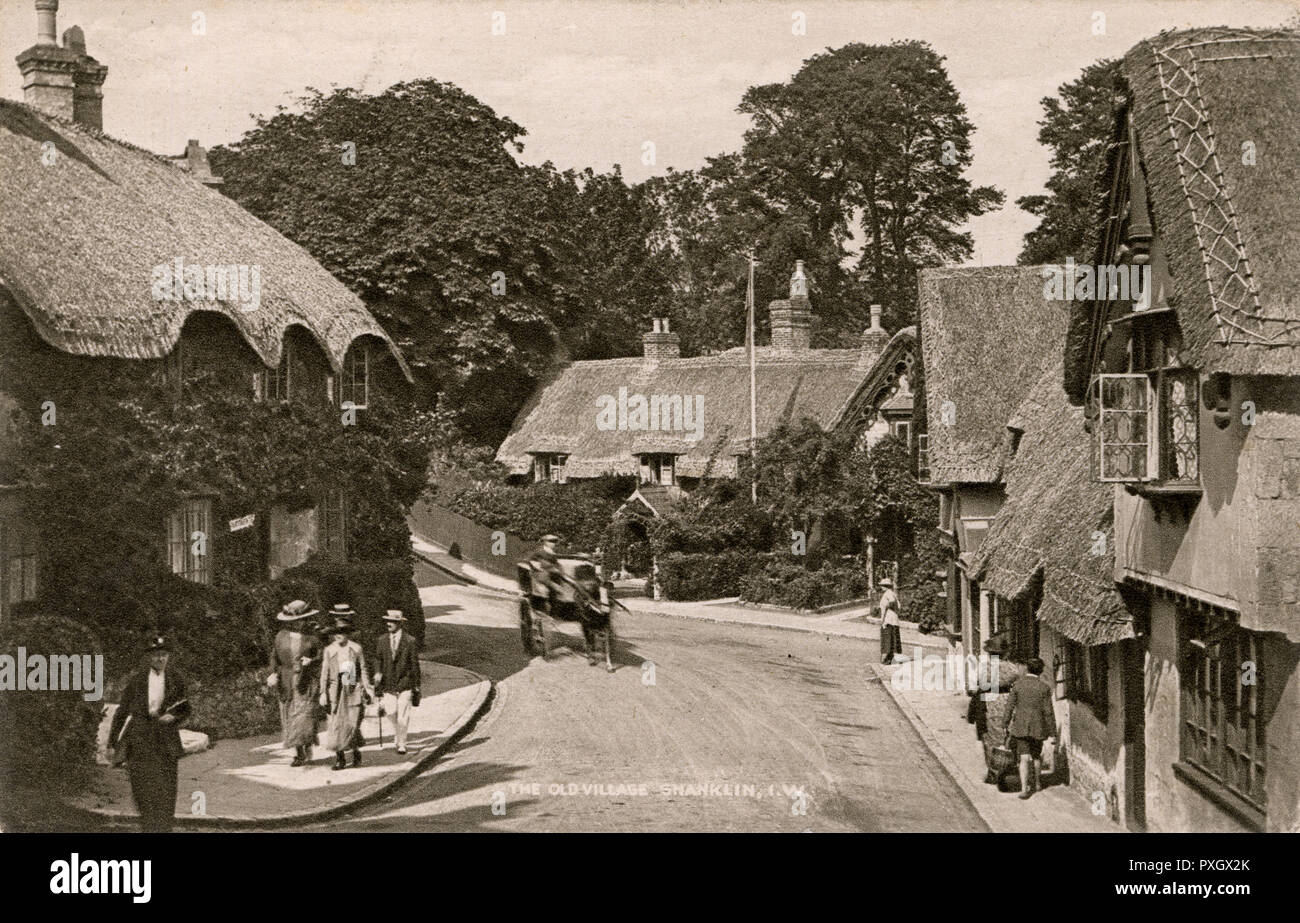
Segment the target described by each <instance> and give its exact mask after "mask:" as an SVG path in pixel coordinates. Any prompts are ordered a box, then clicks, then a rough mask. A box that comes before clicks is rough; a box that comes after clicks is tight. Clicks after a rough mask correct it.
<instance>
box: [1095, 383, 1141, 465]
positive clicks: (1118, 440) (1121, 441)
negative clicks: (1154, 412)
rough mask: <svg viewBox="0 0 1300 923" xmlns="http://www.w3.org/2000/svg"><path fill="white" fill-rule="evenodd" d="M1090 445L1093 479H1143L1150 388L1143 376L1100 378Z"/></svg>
mask: <svg viewBox="0 0 1300 923" xmlns="http://www.w3.org/2000/svg"><path fill="white" fill-rule="evenodd" d="M1097 388H1098V402H1097V408H1098V419H1097V425H1096V433H1097V438H1096V440H1095V441H1094V449H1095V455H1096V457H1095V459H1094V462H1095V464H1096V467H1097V479H1098V480H1101V481H1142V480H1146V479H1147V472H1148V470H1150V468H1149V465H1148V455H1149V454H1150V449H1151V440H1150V415H1151V393H1150V392H1151V386H1150V382H1149V381H1148V379H1147V376H1146V375H1142V374H1136V375H1123V374H1111V375H1101V376H1099V377H1098V381H1097Z"/></svg>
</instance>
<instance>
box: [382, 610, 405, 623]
mask: <svg viewBox="0 0 1300 923" xmlns="http://www.w3.org/2000/svg"><path fill="white" fill-rule="evenodd" d="M381 617H382V618H383V620H384V621H385V622H405V621H406V616H405V615H403V614H402V610H401V609H389V610H388V612H386V613H385V614H384V615H383V616H381Z"/></svg>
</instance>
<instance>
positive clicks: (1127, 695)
mask: <svg viewBox="0 0 1300 923" xmlns="http://www.w3.org/2000/svg"><path fill="white" fill-rule="evenodd" d="M1120 656H1122V657H1123V658H1124V801H1125V802H1126V803H1125V805H1124V824H1125V826H1127V827H1128V829H1130V830H1132V831H1135V832H1139V833H1140V832H1142V831H1144V830H1146V828H1147V811H1146V808H1147V791H1146V775H1147V759H1146V743H1147V732H1146V700H1145V698H1144V696H1145V694H1146V690H1145V687H1144V683H1143V678H1144V677H1145V675H1146V663H1145V659H1146V658H1145V655H1144V652H1143V647H1142V642H1141V641H1139V640H1136V639H1131V640H1128V641H1124V642H1122V644H1121V654H1120Z"/></svg>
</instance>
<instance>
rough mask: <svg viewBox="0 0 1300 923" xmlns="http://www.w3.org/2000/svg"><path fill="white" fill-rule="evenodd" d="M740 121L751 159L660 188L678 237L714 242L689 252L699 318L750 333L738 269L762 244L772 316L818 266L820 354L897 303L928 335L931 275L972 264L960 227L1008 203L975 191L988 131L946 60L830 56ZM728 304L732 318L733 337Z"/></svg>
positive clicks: (849, 49)
mask: <svg viewBox="0 0 1300 923" xmlns="http://www.w3.org/2000/svg"><path fill="white" fill-rule="evenodd" d="M739 111H740V112H743V113H745V114H747V115H749V116H750V117H751V119H752V125H751V127H750V129H749V130H748V131H747V132H746V134H745V143H744V146H743V148H742V150H741V151H740V152H739V153H738V154H731V155H726V156H722V157H716V158H712V159H711V160H710V161H709V162H708V164H707V165H706V166H705V167H704V168H702V169H701V170H699V171H695V172H694V174H692V175H689V176H688V175H682V174H676V175H673V174H670V176H669V177H668V178H666V179H661V180H660V181H658V182H656V181H651V183H652V184H653V188H654V193H655V197H656V201H658V202H659V203H660V204H661V206H662V207H663V209H664V211H665V216H664V218H663V225H664V228H665V230H664V234H663V236H664V237H665V238H666V239H669V240H672V241H677V242H680V241H682V240H683V239H685V238H687V237H688V236H695V237H697V238H701V239H702V240H701V242H699V243H696V244H694V246H693V247H692V246H688V245H685V244H680V243H679V257H680V259H681V264H680V271H681V276H682V279H683V287H684V288H685V287H689V288H690V290H692V291H693V292H695V293H696V294H695V295H694V298H693V300H692V301H691V307H692V308H693V309H694V310H696V311H698V312H699V313H700V315H701V318H702V321H701V326H709V327H711V328H713V329H721V330H723V331H725V332H726V333H727V334H728V336H729V337H734V332H733V331H735V330H736V328H737V327H741V332H742V335H743V326H742V325H743V312H742V311H741V310H740V309H739V307H738V303H740V299H741V298H743V292H744V280H745V275H744V274H745V266H744V263H743V261H741V260H739V259H737V257H738V255H739V254H740V253H742V252H743V251H745V250H747V249H748V248H749V247H751V246H753V247H755V248H756V250H757V253H758V258H759V260H760V261H761V262H762V264H763V267H764V268H763V269H762V270H761V272H760V278H759V279H758V281H757V285H756V291H757V296H758V298H759V300H760V303H766V301H767V300H769V299H771V298H778V297H784V296H785V291H786V284H787V283H786V280H787V278H788V275H787V274H788V273H789V271H790V268H792V267H793V265H794V261H795V259H803V260H804V262H805V264H806V268H807V270H808V272H809V275H810V276H811V279H812V284H813V295H814V297H816V298H817V299H818V300H817V315H818V318H819V321H820V323H821V325H822V328H821V331H820V334H819V335H818V337H817V340H818V342H819V344H820V345H841V346H848V345H855V344H856V342H857V337H858V335H859V334H860V332H861V330H862V328H863V327H864V326H865V324H866V320H867V316H868V312H867V306H868V304H869V303H871V302H872V301H876V302H879V303H881V304H883V305H884V306H885V308H886V312H885V322H886V324H888V325H890V326H895V327H896V326H902V325H904V324H907V323H912V322H913V321H914V318H915V300H916V293H915V288H916V278H915V277H916V270H917V269H918V268H920V267H923V266H933V265H940V264H943V263H946V262H952V261H960V260H962V259H966V258H968V257H969V256H970V254H971V252H972V242H971V236H970V234H968V233H963V232H960V231H958V230H957V228H959V227H960V226H961V225H962V224H964V223H965V222H966V221H968V220H969V219H970V218H972V217H975V216H977V215H980V214H984V213H985V212H987V211H990V210H992V209H993V208H995V207H997V206H998V205H1000V204H1001V202H1002V200H1003V197H1002V193H1000V192H999V191H997V190H995V189H993V188H991V187H983V186H981V187H974V186H972V185H971V184H970V182H969V180H967V179H966V177H965V175H964V171H965V169H966V168H967V167H969V166H970V163H971V154H970V134H971V131H972V129H973V127H972V125H971V123H970V122H969V121H968V120H967V118H966V112H965V107H964V106H963V105H962V103H961V100H960V98H959V97H958V95H957V91H956V89H955V88H954V87H953V86H952V83H951V81H950V80H949V79H948V76H947V73H946V72H945V70H944V67H943V59H942V58H941V57H940V56H939V55H937V54H935V52H934V51H933V50H932V49H931V48H930V47H929V46H928V45H926V44H925V43H923V42H914V41H911V42H896V43H894V44H892V45H888V46H880V45H863V44H859V43H854V44H850V45H845V46H844V47H842V48H839V49H836V50H833V51H827V52H826V53H824V54H820V55H814V56H813V57H811V58H809V59H808V60H807V61H805V62H804V65H803V67H802V68H801V69H800V70H799V72H798V73H796V74H795V75H794V77H792V78H791V79H790V80H789V81H787V82H785V83H778V84H767V85H763V86H756V87H750V88H749V90H747V91H746V93H745V94H744V97H743V98H742V100H741V103H740V106H739ZM855 251H856V253H855ZM727 257H730V259H727ZM710 267H712V268H711V269H710ZM859 280H863V281H865V282H866V287H865V288H864V286H863V285H862V284H860V281H859ZM718 299H720V300H722V301H724V302H725V303H726V304H727V306H728V311H727V314H726V317H727V319H728V323H727V324H725V326H722V327H720V328H719V326H718V325H717V324H716V323H714V320H715V318H714V317H713V316H712V315H713V313H714V312H715V311H716V310H717V307H716V306H717V300H718ZM759 317H760V319H762V317H763V312H760V314H759ZM760 322H761V320H760ZM729 341H730V342H731V343H735V342H737V339H735V338H730V340H729Z"/></svg>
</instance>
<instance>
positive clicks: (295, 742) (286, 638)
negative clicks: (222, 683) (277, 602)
mask: <svg viewBox="0 0 1300 923" xmlns="http://www.w3.org/2000/svg"><path fill="white" fill-rule="evenodd" d="M316 612H317V610H315V609H312V608H311V607H310V606H308V605H307V603H305V602H303V601H302V600H301V599H295V600H294V601H293V602H291V603H289V604H288V605H286V606H285V607H284V608H283V609H281V610H280V611H279V612H278V613H277V614H276V616H275V620H276V622H278V623H279V624H280V626H281V627H280V630H279V631H277V632H276V634H275V641H274V643H273V644H272V645H271V675H270V676H268V677H267V678H266V685H267V686H268V687H269V688H271V689H275V690H276V691H277V693H278V698H279V700H280V728H281V730H282V731H283V732H284V746H285V747H292V748H293V749H294V757H293V763H292V764H291V765H293V766H304V765H306V764H307V762H308V760H310V759H311V748H312V746H313V745H314V744H315V743H316V695H315V693H316V690H315V688H314V686H313V684H312V683H311V682H310V680H311V679H313V678H314V676H313V673H314V671H312V670H311V666H312V664H313V663H315V662H316V661H317V660H319V659H320V653H321V644H320V642H319V641H318V640H317V639H316V634H315V632H314V631H313V630H312V628H311V624H310V621H309V620H310V618H311V617H312V616H314V615H315V614H316Z"/></svg>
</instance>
